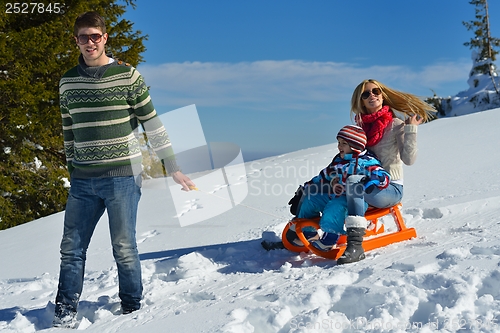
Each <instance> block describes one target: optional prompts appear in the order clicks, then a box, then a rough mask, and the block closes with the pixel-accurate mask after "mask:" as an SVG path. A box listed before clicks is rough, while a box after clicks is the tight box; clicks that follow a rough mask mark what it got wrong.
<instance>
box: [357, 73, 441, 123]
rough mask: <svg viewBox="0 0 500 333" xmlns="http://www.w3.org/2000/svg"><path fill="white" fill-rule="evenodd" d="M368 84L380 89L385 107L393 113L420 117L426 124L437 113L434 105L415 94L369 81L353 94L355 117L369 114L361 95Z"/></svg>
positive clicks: (360, 85) (365, 81) (363, 83)
mask: <svg viewBox="0 0 500 333" xmlns="http://www.w3.org/2000/svg"><path fill="white" fill-rule="evenodd" d="M367 83H373V84H374V85H376V86H377V87H379V88H380V90H381V91H382V97H383V99H384V101H383V105H388V106H389V107H390V108H391V111H392V112H393V113H394V111H397V112H401V113H404V114H405V115H409V116H411V115H418V116H420V117H422V118H423V119H424V122H426V121H429V120H430V119H432V118H434V115H433V114H432V113H433V112H437V110H436V109H435V108H434V107H433V106H432V105H430V104H428V103H426V102H424V101H423V100H422V99H420V98H419V97H417V96H415V95H413V94H409V93H405V92H401V91H397V90H394V89H391V88H389V87H387V86H386V85H384V84H382V83H380V82H378V81H377V80H373V79H368V80H364V81H363V82H361V83H360V84H358V86H357V87H356V89H354V92H353V93H352V97H351V112H352V113H353V114H354V115H355V116H357V115H359V114H367V113H368V112H367V110H366V108H365V106H364V104H363V101H362V100H361V94H362V93H363V92H364V90H365V85H366V84H367ZM357 118H358V117H357Z"/></svg>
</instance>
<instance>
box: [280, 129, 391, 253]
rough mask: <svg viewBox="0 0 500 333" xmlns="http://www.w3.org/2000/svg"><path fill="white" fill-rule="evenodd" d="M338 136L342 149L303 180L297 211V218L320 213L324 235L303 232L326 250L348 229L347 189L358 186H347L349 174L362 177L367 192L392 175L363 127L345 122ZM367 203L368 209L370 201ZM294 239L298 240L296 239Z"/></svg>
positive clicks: (314, 243)
mask: <svg viewBox="0 0 500 333" xmlns="http://www.w3.org/2000/svg"><path fill="white" fill-rule="evenodd" d="M337 140H338V149H339V153H338V154H337V155H336V156H335V157H334V158H333V160H332V162H331V163H330V164H329V165H328V166H327V167H326V168H324V169H323V170H322V171H321V172H320V173H319V175H317V176H315V177H314V178H312V179H311V180H310V181H308V182H306V183H305V184H304V194H303V196H302V199H301V202H300V204H299V207H298V212H297V217H298V218H313V217H317V216H319V215H320V214H321V219H320V222H319V225H320V228H321V230H322V231H323V234H322V236H321V237H320V236H319V235H318V234H317V232H316V231H315V230H314V228H305V229H304V236H305V237H306V238H307V239H308V240H309V241H310V242H311V244H312V245H313V246H315V247H316V248H318V249H320V250H323V251H328V250H330V249H331V248H332V247H333V246H334V245H335V244H336V242H337V240H338V237H339V235H340V234H345V233H346V232H345V230H344V222H345V219H346V217H347V200H346V191H352V190H359V188H358V189H357V188H356V187H352V188H351V187H350V186H348V184H349V181H348V178H349V177H352V176H354V178H358V181H359V178H362V183H363V184H364V187H363V188H362V189H361V191H363V190H364V191H365V192H367V193H369V192H371V191H372V190H373V188H374V187H375V186H377V187H379V188H381V189H383V188H385V187H387V186H388V184H389V182H390V176H389V174H388V173H387V172H386V171H385V170H384V169H383V168H382V167H381V165H380V162H379V161H378V160H377V159H376V158H375V156H373V155H371V154H370V153H369V152H368V151H366V150H365V145H366V135H365V132H364V131H363V129H362V128H361V127H358V126H354V125H347V126H344V127H343V128H342V129H341V130H340V131H339V133H338V134H337ZM346 185H347V186H346ZM364 205H365V210H366V208H367V207H368V205H367V204H366V203H364ZM295 237H296V235H295ZM287 238H289V237H288V235H287ZM297 240H298V238H297ZM299 242H300V241H299ZM294 243H295V244H298V242H297V241H296V240H295V241H294Z"/></svg>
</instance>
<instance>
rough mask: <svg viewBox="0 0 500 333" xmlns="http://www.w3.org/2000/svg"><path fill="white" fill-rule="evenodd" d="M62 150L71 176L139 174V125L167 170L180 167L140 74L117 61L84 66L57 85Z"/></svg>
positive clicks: (82, 62)
mask: <svg viewBox="0 0 500 333" xmlns="http://www.w3.org/2000/svg"><path fill="white" fill-rule="evenodd" d="M59 93H60V109H61V116H62V123H63V136H64V149H65V153H66V161H67V165H68V170H69V172H70V174H71V177H72V178H93V177H117V176H131V175H138V174H140V173H141V171H142V153H141V149H140V144H139V140H138V137H139V132H138V129H139V124H142V126H143V128H144V130H145V132H146V135H147V137H148V141H149V143H150V144H151V146H152V148H153V149H154V150H155V152H156V154H157V155H158V157H159V158H160V159H162V160H163V162H164V164H165V167H166V168H167V171H168V172H169V173H171V172H175V171H177V170H178V168H177V165H176V163H175V159H174V155H173V150H172V147H171V144H170V140H169V138H168V135H167V132H166V131H165V128H164V127H163V125H162V123H161V121H160V119H159V118H158V116H157V114H156V110H155V108H154V107H153V103H152V102H151V97H150V95H149V92H148V88H147V86H146V84H145V83H144V80H143V78H142V76H141V74H140V73H139V72H138V71H137V70H136V69H135V68H134V67H131V66H130V65H128V64H124V63H122V62H118V61H114V62H112V63H110V64H108V65H105V66H100V67H88V66H86V65H85V62H84V61H83V59H82V57H81V56H80V64H79V65H78V66H76V67H74V68H72V69H70V70H69V71H68V72H66V73H65V74H64V76H63V77H62V79H61V81H60V83H59Z"/></svg>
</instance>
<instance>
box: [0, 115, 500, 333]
mask: <svg viewBox="0 0 500 333" xmlns="http://www.w3.org/2000/svg"><path fill="white" fill-rule="evenodd" d="M475 111H477V110H473V109H469V110H468V113H469V114H468V115H463V116H460V117H450V118H442V119H438V120H436V121H433V122H431V123H428V124H424V125H421V126H419V132H418V144H419V156H418V159H417V162H416V164H415V165H413V166H411V167H406V166H405V179H404V183H405V195H404V198H403V208H402V213H403V216H404V218H405V221H406V224H407V225H408V226H410V227H413V228H415V229H416V231H417V235H418V236H417V238H415V239H412V240H409V241H405V242H401V243H397V244H392V245H390V246H387V247H384V248H381V249H376V250H373V251H370V252H368V253H367V258H366V259H365V260H363V261H360V262H358V263H354V264H348V265H344V266H337V265H336V263H335V261H333V260H328V259H324V258H321V257H317V256H315V255H313V254H306V253H292V252H289V251H287V250H275V251H270V252H266V251H264V250H263V249H262V248H261V246H260V242H261V240H262V239H269V240H277V239H279V237H280V234H281V231H282V230H283V228H284V226H285V225H286V223H287V221H288V220H289V219H290V218H291V215H290V213H289V211H288V206H287V202H288V200H289V199H290V197H291V196H292V195H293V193H294V191H295V189H296V187H297V185H298V184H301V183H303V182H304V181H306V180H309V179H310V178H311V177H312V176H314V175H315V174H316V173H317V172H318V171H319V170H320V169H322V168H323V167H324V166H326V165H327V164H328V163H329V161H330V160H331V158H332V157H333V156H334V155H335V154H336V153H337V148H336V143H335V142H334V141H335V140H334V138H332V144H329V145H326V146H320V147H312V148H309V149H305V150H300V151H296V152H293V153H288V154H284V155H280V156H275V157H271V158H266V159H262V160H258V161H252V162H246V163H245V164H243V167H240V168H231V169H227V170H226V174H225V175H226V176H227V177H226V179H237V180H238V181H237V182H235V183H230V184H229V185H228V184H225V183H224V182H223V180H224V178H223V179H222V181H221V182H219V183H216V182H214V183H212V184H210V182H207V181H206V179H207V178H206V177H207V176H208V175H209V174H210V172H213V171H206V172H199V173H193V174H190V176H191V178H192V179H194V181H195V182H196V183H197V186H198V187H199V191H191V192H188V193H186V192H183V191H181V190H180V187H174V189H173V190H172V191H173V192H172V191H171V188H170V190H169V187H168V186H166V184H165V181H164V180H163V179H151V180H147V181H145V182H144V184H143V196H142V199H141V202H140V206H139V216H138V226H137V239H138V246H139V251H140V258H141V264H142V270H143V283H144V299H143V302H142V307H141V309H140V310H138V311H136V312H134V313H132V314H130V315H119V309H120V306H119V298H118V290H117V271H116V267H115V263H114V260H113V257H112V254H111V246H110V240H109V233H108V231H107V216H106V215H104V216H103V218H102V221H101V222H100V223H99V225H98V227H97V229H96V231H95V234H94V237H93V239H92V242H91V244H90V248H89V251H88V256H87V268H86V275H85V284H84V291H83V294H82V296H81V301H80V305H79V309H78V317H77V319H78V327H77V329H78V330H85V331H87V332H99V333H102V332H123V333H126V332H134V333H137V332H139V333H140V332H147V333H151V332H183V333H190V332H193V333H200V332H237V333H245V332H262V333H266V332H280V333H282V332H295V333H298V332H303V333H305V332H437V331H439V332H458V331H460V332H462V331H463V332H499V331H500V289H499V288H498V285H499V281H500V217H499V214H500V181H499V180H500V168H499V167H498V166H499V165H500V152H499V149H498V142H500V132H499V131H498V129H497V124H498V113H499V112H500V109H494V110H489V111H483V112H475ZM332 133H333V132H332ZM245 180H246V181H245ZM224 191H226V192H224ZM223 193H233V194H234V193H245V194H246V196H245V198H244V200H242V201H241V202H239V201H238V204H234V202H232V203H233V206H234V207H231V208H230V209H225V208H224V210H221V207H225V206H227V200H228V199H227V197H224V196H222V194H223ZM173 196H175V198H176V199H175V200H177V201H178V200H179V198H184V205H183V206H182V207H181V209H180V210H181V211H177V210H176V206H175V204H174V198H173ZM200 213H201V214H206V216H211V217H210V218H209V219H206V220H204V221H200V222H197V223H193V224H189V225H187V226H185V227H181V223H179V217H178V216H180V215H183V216H189V215H190V214H198V215H200ZM63 216H64V214H63V213H58V214H54V215H52V216H48V217H45V218H42V219H39V220H35V221H32V222H30V223H26V224H23V225H20V226H17V227H14V228H11V229H7V230H3V231H0V251H1V253H2V254H3V255H2V256H1V257H0V267H1V270H0V331H1V332H21V333H30V332H38V331H43V332H61V331H66V330H64V329H56V328H52V327H51V322H52V319H53V311H54V299H55V293H56V290H57V282H58V273H59V243H60V240H61V235H62V228H63ZM384 222H385V224H386V228H389V229H390V228H391V224H392V223H393V222H392V221H391V219H390V218H384Z"/></svg>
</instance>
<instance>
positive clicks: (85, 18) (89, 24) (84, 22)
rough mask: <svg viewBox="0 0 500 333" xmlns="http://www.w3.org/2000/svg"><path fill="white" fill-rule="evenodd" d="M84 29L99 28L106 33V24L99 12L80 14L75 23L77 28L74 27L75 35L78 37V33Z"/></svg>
mask: <svg viewBox="0 0 500 333" xmlns="http://www.w3.org/2000/svg"><path fill="white" fill-rule="evenodd" d="M82 28H97V29H100V30H101V31H102V33H103V34H105V33H106V24H105V23H104V19H103V18H102V16H101V15H99V13H97V12H86V13H83V14H80V15H79V16H78V17H77V18H76V21H75V26H74V27H73V34H74V35H75V36H78V31H79V30H80V29H82Z"/></svg>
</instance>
